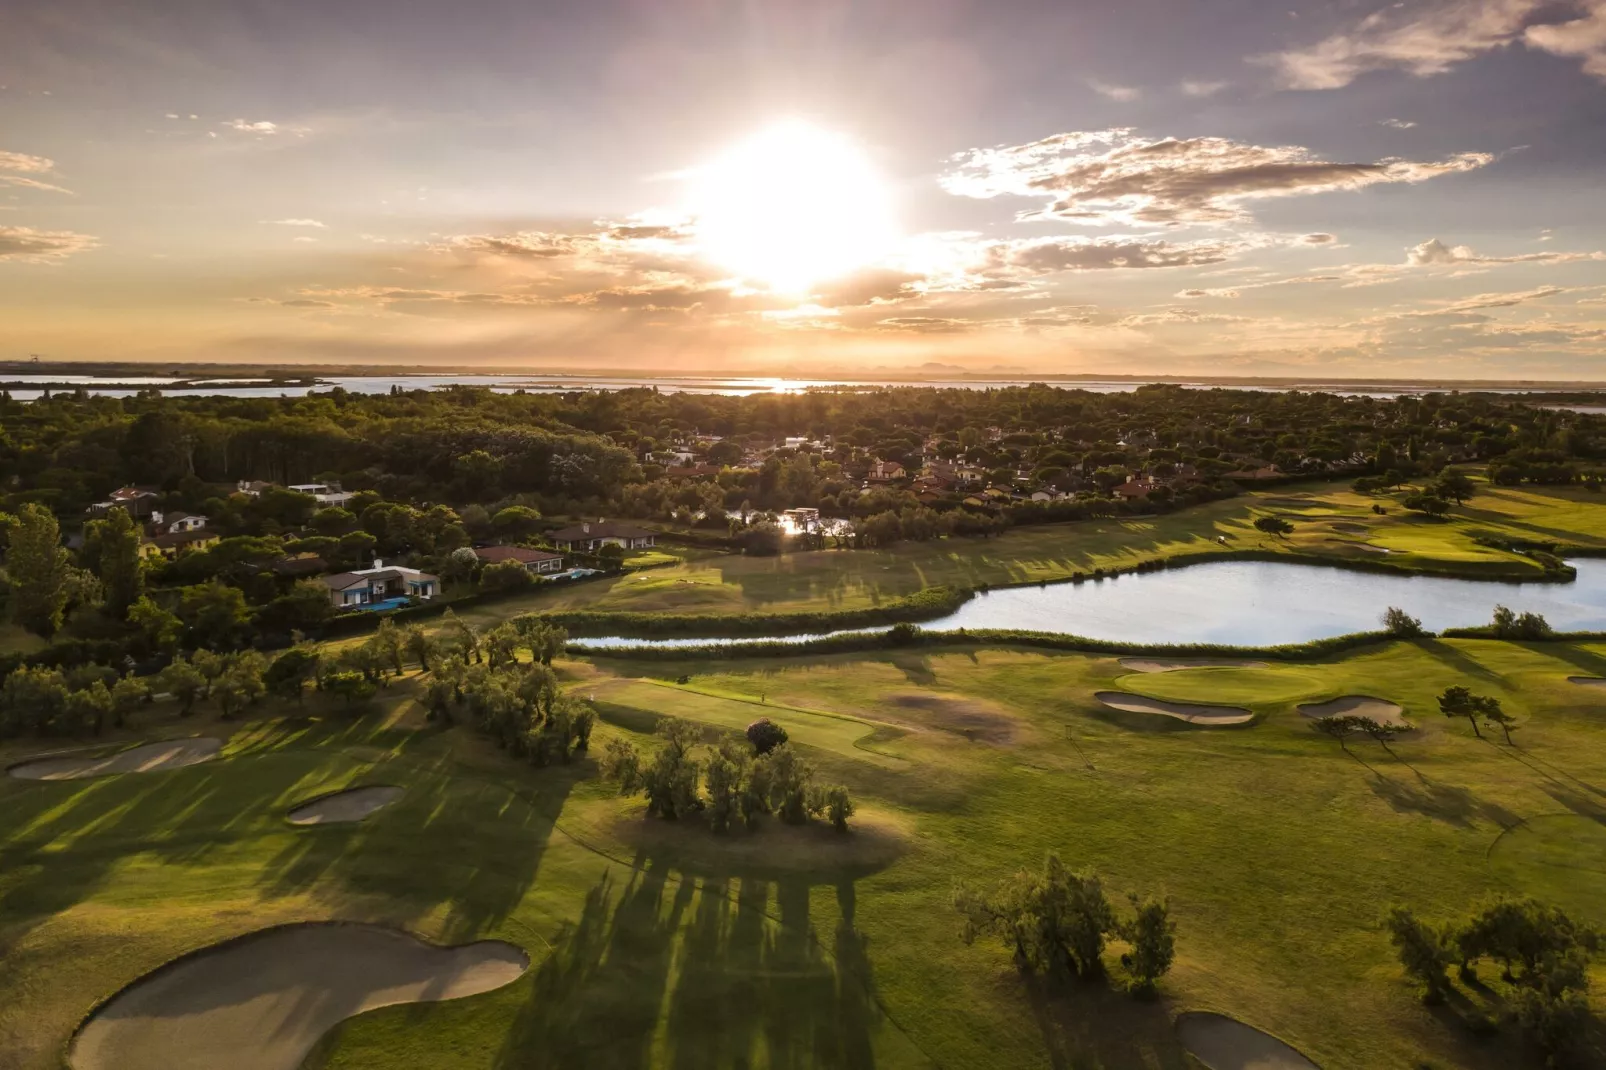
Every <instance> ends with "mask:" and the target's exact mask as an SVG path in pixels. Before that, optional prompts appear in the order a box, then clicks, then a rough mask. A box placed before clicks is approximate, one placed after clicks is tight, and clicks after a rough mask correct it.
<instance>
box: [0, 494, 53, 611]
mask: <svg viewBox="0 0 1606 1070" xmlns="http://www.w3.org/2000/svg"><path fill="white" fill-rule="evenodd" d="M10 528H11V546H10V549H9V550H7V551H6V571H7V573H9V574H10V576H11V619H12V620H14V621H16V622H17V623H18V624H20V625H21V626H22V627H24V628H26V629H28V630H29V631H30V632H33V633H35V634H37V635H42V636H44V637H45V638H46V639H48V638H50V637H51V636H53V635H55V634H56V632H57V631H59V630H60V628H61V622H62V613H63V610H64V609H65V608H66V605H67V567H68V566H67V551H66V550H64V549H63V548H62V547H61V527H60V525H58V524H57V523H56V517H55V515H54V514H53V513H51V511H50V510H49V509H46V508H45V507H44V506H42V505H36V504H34V503H33V502H29V503H28V504H26V505H24V506H23V507H22V508H21V509H20V510H18V511H17V514H16V517H15V519H14V520H13V521H12V522H11V524H10Z"/></svg>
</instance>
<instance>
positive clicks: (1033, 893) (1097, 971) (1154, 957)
mask: <svg viewBox="0 0 1606 1070" xmlns="http://www.w3.org/2000/svg"><path fill="white" fill-rule="evenodd" d="M1130 899H1131V902H1132V907H1133V913H1132V915H1131V916H1129V917H1125V918H1123V917H1121V916H1120V915H1119V914H1118V913H1117V911H1116V909H1115V907H1114V906H1113V905H1112V904H1111V903H1110V900H1109V897H1108V896H1106V895H1105V893H1104V886H1103V884H1102V883H1101V882H1100V880H1099V878H1098V875H1097V874H1095V873H1093V872H1092V871H1074V870H1072V869H1070V868H1069V867H1068V866H1066V865H1065V863H1064V862H1062V861H1060V857H1059V855H1058V854H1056V853H1053V852H1050V853H1049V854H1048V856H1047V858H1046V859H1045V860H1044V862H1043V867H1042V869H1041V870H1035V871H1034V870H1029V869H1022V870H1020V871H1018V872H1017V873H1015V874H1014V875H1013V876H1011V877H1009V878H1007V879H1005V880H1003V881H1001V882H999V883H998V884H997V885H995V886H993V887H992V888H985V889H984V888H977V887H974V886H971V885H965V884H961V885H959V886H957V887H956V888H955V889H954V895H953V904H954V909H955V910H956V911H957V912H958V913H959V916H960V919H961V921H962V927H961V930H960V937H961V939H963V940H964V941H965V943H967V944H970V943H973V942H975V940H976V938H977V937H980V936H993V937H997V938H998V939H1000V940H1002V941H1003V944H1004V946H1005V947H1006V948H1008V949H1009V950H1010V951H1011V952H1012V953H1013V955H1014V958H1015V964H1016V966H1017V967H1019V968H1020V969H1021V970H1022V971H1024V972H1031V973H1037V974H1042V975H1044V976H1047V977H1048V978H1049V979H1051V980H1055V981H1064V980H1068V979H1070V978H1073V977H1079V978H1084V979H1094V978H1100V977H1103V976H1104V975H1105V972H1106V971H1105V965H1104V948H1105V942H1106V940H1108V939H1110V938H1114V939H1117V940H1121V941H1124V942H1125V943H1126V944H1127V945H1128V948H1129V950H1128V951H1127V952H1126V953H1124V954H1123V955H1122V956H1121V964H1122V966H1124V967H1125V968H1126V970H1127V972H1128V974H1129V975H1130V979H1131V988H1132V990H1133V991H1134V992H1138V993H1142V994H1149V993H1153V992H1154V990H1155V986H1156V984H1157V983H1158V981H1159V979H1160V978H1161V977H1162V976H1164V975H1165V973H1166V971H1167V970H1169V969H1170V968H1171V963H1172V960H1173V959H1174V958H1175V956H1176V924H1175V922H1173V921H1172V920H1171V911H1170V906H1169V904H1168V903H1167V902H1166V901H1164V900H1161V899H1155V898H1152V897H1151V898H1147V899H1143V898H1139V897H1138V896H1136V895H1133V896H1131V897H1130Z"/></svg>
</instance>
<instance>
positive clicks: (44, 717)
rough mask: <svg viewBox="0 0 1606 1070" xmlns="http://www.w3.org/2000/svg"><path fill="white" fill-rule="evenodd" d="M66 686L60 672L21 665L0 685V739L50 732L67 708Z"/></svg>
mask: <svg viewBox="0 0 1606 1070" xmlns="http://www.w3.org/2000/svg"><path fill="white" fill-rule="evenodd" d="M67 690H68V689H67V682H66V680H65V678H63V676H62V674H61V670H60V669H48V668H45V667H44V666H40V665H24V666H23V667H22V668H20V669H16V670H14V671H12V672H11V673H10V674H9V675H7V676H6V677H5V682H4V684H3V685H0V736H18V735H22V734H23V733H25V732H26V733H37V732H47V731H51V730H52V729H54V728H55V727H56V725H57V723H58V722H59V720H60V719H61V717H62V714H63V712H64V711H65V710H66V707H67Z"/></svg>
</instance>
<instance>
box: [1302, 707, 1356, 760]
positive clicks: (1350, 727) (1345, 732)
mask: <svg viewBox="0 0 1606 1070" xmlns="http://www.w3.org/2000/svg"><path fill="white" fill-rule="evenodd" d="M1361 720H1362V718H1360V717H1356V716H1355V715H1354V714H1350V713H1335V714H1329V715H1328V716H1326V717H1318V718H1316V720H1315V722H1314V723H1312V725H1311V727H1312V728H1314V729H1316V731H1318V732H1320V733H1321V734H1322V735H1324V736H1330V737H1332V738H1333V739H1336V740H1338V745H1339V746H1340V747H1342V748H1343V749H1344V750H1346V751H1347V750H1349V742H1348V741H1349V737H1350V736H1353V735H1354V734H1355V733H1356V732H1359V731H1360V730H1361Z"/></svg>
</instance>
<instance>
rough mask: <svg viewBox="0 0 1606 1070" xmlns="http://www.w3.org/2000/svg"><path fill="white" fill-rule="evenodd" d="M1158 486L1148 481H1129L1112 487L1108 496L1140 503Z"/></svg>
mask: <svg viewBox="0 0 1606 1070" xmlns="http://www.w3.org/2000/svg"><path fill="white" fill-rule="evenodd" d="M1157 485H1158V484H1156V483H1154V482H1153V481H1152V480H1148V479H1129V480H1127V481H1126V482H1125V483H1122V484H1121V485H1120V486H1118V487H1113V488H1111V490H1110V494H1111V495H1112V496H1114V497H1116V498H1121V499H1123V500H1125V501H1129V502H1132V501H1141V500H1142V499H1144V498H1147V497H1148V496H1149V492H1150V491H1152V490H1153V489H1154V488H1155V487H1156V486H1157Z"/></svg>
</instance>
